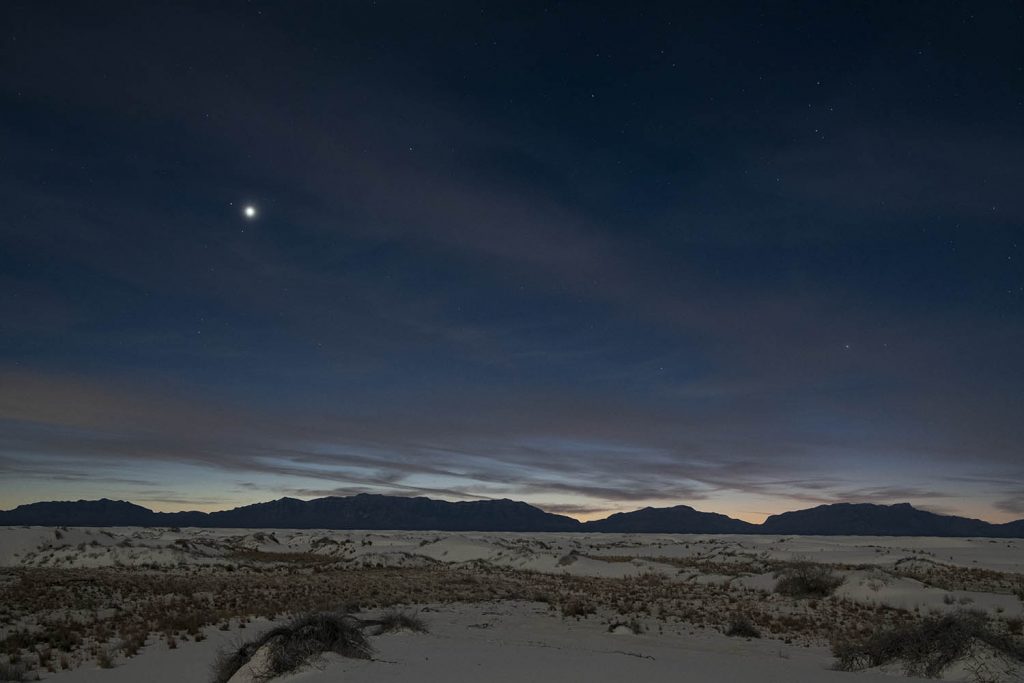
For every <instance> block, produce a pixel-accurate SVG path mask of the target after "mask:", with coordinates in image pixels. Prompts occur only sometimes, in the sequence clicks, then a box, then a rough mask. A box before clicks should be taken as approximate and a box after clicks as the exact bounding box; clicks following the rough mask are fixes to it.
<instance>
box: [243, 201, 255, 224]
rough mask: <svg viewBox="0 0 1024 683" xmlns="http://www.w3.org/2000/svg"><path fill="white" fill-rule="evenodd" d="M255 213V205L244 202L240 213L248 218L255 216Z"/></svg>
mask: <svg viewBox="0 0 1024 683" xmlns="http://www.w3.org/2000/svg"><path fill="white" fill-rule="evenodd" d="M256 214H257V211H256V207H255V206H253V205H252V204H246V205H245V206H244V207H242V215H243V216H245V217H246V218H248V219H249V220H252V219H254V218H256Z"/></svg>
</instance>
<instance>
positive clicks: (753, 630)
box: [725, 614, 761, 638]
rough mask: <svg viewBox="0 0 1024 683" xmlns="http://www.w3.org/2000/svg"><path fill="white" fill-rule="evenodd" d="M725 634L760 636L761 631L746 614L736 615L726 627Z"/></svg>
mask: <svg viewBox="0 0 1024 683" xmlns="http://www.w3.org/2000/svg"><path fill="white" fill-rule="evenodd" d="M725 635H727V636H732V637H734V638H760V637H761V631H759V630H758V628H757V627H756V626H754V622H752V621H751V620H750V618H749V617H747V616H746V615H745V614H737V615H734V616H733V618H732V619H731V620H730V621H729V626H728V627H726V629H725Z"/></svg>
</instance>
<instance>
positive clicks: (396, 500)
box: [0, 493, 1024, 538]
mask: <svg viewBox="0 0 1024 683" xmlns="http://www.w3.org/2000/svg"><path fill="white" fill-rule="evenodd" d="M0 524H5V525H26V526H194V527H222V528H241V529H377V530H387V529H393V530H396V531H397V530H406V531H417V530H418V531H523V532H542V531H588V532H599V533H603V532H609V533H612V532H614V533H676V534H778V535H787V536H788V535H808V536H811V535H822V536H825V535H827V536H982V537H992V538H1024V520H1018V521H1016V522H1009V523H1007V524H990V523H988V522H984V521H982V520H978V519H968V518H966V517H954V516H951V515H939V514H935V513H934V512H926V511H924V510H918V509H917V508H915V507H913V506H912V505H910V504H909V503H900V504H898V505H874V504H870V503H836V504H833V505H820V506H818V507H815V508H810V509H808V510H796V511H793V512H785V513H782V514H779V515H772V516H771V517H769V518H768V519H767V520H765V522H764V524H750V523H748V522H744V521H741V520H738V519H733V518H731V517H727V516H725V515H721V514H717V513H714V512H701V511H699V510H695V509H693V508H692V507H690V506H688V505H676V506H675V507H668V508H651V507H647V508H643V509H641V510H636V511H634V512H618V513H615V514H613V515H611V516H609V517H607V518H605V519H601V520H595V521H591V522H587V523H585V524H581V523H580V522H578V521H577V520H575V519H572V518H571V517H565V516H563V515H555V514H551V513H549V512H544V511H543V510H541V509H539V508H536V507H533V506H532V505H528V504H527V503H523V502H519V501H513V500H475V501H464V502H458V503H451V502H448V501H443V500H432V499H430V498H404V497H400V496H384V495H374V494H366V493H363V494H359V495H356V496H349V497H336V496H330V497H327V498H316V499H314V500H298V499H297V498H280V499H278V500H272V501H269V502H266V503H256V504H254V505H246V506H244V507H239V508H235V509H233V510H224V511H222V512H210V513H205V512H153V511H152V510H149V509H147V508H144V507H142V506H139V505H135V504H133V503H128V502H125V501H120V500H107V499H105V498H104V499H102V500H79V501H63V502H46V503H31V504H28V505H21V506H19V507H17V508H15V509H14V510H8V511H6V512H0Z"/></svg>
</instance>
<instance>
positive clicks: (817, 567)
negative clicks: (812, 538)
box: [775, 561, 845, 598]
mask: <svg viewBox="0 0 1024 683" xmlns="http://www.w3.org/2000/svg"><path fill="white" fill-rule="evenodd" d="M775 578H777V579H778V582H777V583H776V584H775V592H776V593H781V594H782V595H789V596H791V597H794V598H824V597H827V596H829V595H832V593H833V592H835V590H836V588H839V586H841V585H843V581H844V580H845V579H844V578H843V577H842V576H840V575H838V574H836V573H835V572H833V571H832V569H831V568H829V567H828V566H826V565H823V564H816V563H814V562H806V561H804V562H795V563H793V564H792V565H790V566H789V567H787V568H786V569H783V570H782V571H781V572H779V573H778V574H776V575H775Z"/></svg>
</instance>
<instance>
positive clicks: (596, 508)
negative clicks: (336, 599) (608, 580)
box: [0, 0, 1024, 521]
mask: <svg viewBox="0 0 1024 683" xmlns="http://www.w3.org/2000/svg"><path fill="white" fill-rule="evenodd" d="M638 7H639V6H638V5H637V4H636V3H625V2H619V3H601V2H515V3H497V2H495V3H488V2H484V3H479V2H476V3H468V2H451V3H447V2H446V3H440V4H439V3H421V2H387V1H377V2H301V3H287V2H216V3H211V2H194V3H189V2H173V3H172V2H145V3H139V2H130V3H128V2H126V3H118V2H103V3H85V2H22V1H19V0H14V1H13V2H5V3H3V5H2V6H0V27H2V28H0V508H10V507H14V506H15V505H18V504H21V503H25V502H30V501H34V500H41V499H69V498H73V499H77V498H97V497H101V496H106V497H112V498H124V499H129V500H132V501H134V502H137V503H140V504H143V505H147V506H148V507H152V508H154V509H158V510H179V509H202V510H211V509H220V508H226V507H233V506H235V505H239V504H244V503H249V502H255V501H260V500H267V499H270V498H276V497H280V496H282V495H290V496H296V497H305V498H308V497H315V496H321V495H330V494H337V495H346V494H350V493H355V492H360V491H371V492H381V493H396V494H401V495H428V496H431V497H437V498H446V499H450V500H456V499H471V498H476V497H510V498H516V499H521V500H526V501H528V502H531V503H534V504H537V505H539V506H541V507H543V508H545V509H547V510H550V511H555V512H564V513H567V514H571V515H574V516H577V517H580V518H592V517H595V516H603V515H604V514H605V513H607V512H611V511H618V510H629V509H634V508H637V507H642V506H644V505H670V504H677V503H686V504H690V505H693V506H694V507H697V508H698V509H705V510H712V511H717V512H723V513H725V514H729V515H733V516H736V517H740V518H743V519H747V520H751V521H760V520H761V519H762V518H763V517H764V516H765V515H767V514H770V513H774V512H778V511H782V510H787V509H795V508H800V507H808V506H809V505H813V504H818V503H820V502H833V501H839V500H845V501H868V502H902V501H910V502H912V503H914V504H916V505H919V506H922V507H925V508H928V509H932V510H936V511H948V512H956V513H960V514H967V515H970V516H978V517H982V518H985V519H989V520H991V521H1007V520H1010V519H1018V518H1021V517H1024V447H1022V444H1024V40H1021V36H1022V35H1024V5H1021V4H1020V3H1013V2H987V3H944V2H938V3H937V2H899V3H892V2H864V3H853V4H849V5H844V6H839V5H836V4H834V3H824V4H822V3H812V2H807V3H767V4H764V3H759V4H756V5H755V4H749V5H747V4H745V3H676V2H673V3H664V5H660V4H657V3H650V4H642V9H641V8H638Z"/></svg>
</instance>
